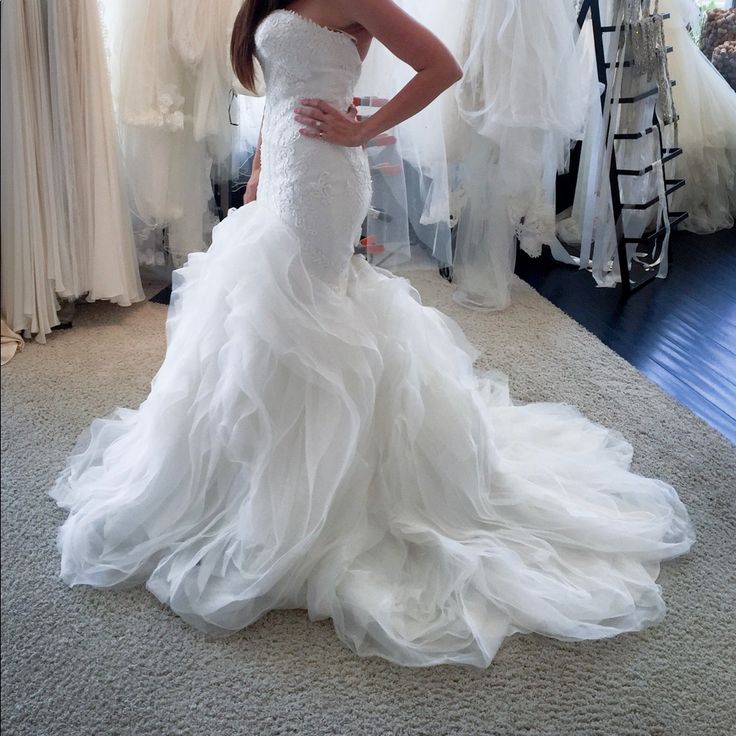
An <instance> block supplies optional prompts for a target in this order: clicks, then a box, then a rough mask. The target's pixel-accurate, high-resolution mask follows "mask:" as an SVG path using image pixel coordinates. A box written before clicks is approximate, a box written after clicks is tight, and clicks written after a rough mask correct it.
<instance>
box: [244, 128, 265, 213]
mask: <svg viewBox="0 0 736 736" xmlns="http://www.w3.org/2000/svg"><path fill="white" fill-rule="evenodd" d="M262 142H263V120H261V130H260V132H259V133H258V144H257V145H256V152H255V155H254V156H253V166H252V167H251V172H250V178H249V179H248V183H247V184H246V186H245V196H244V197H243V204H248V203H249V202H252V201H253V200H254V199H256V198H257V197H258V180H259V179H260V177H261V143H262Z"/></svg>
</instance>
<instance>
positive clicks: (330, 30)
mask: <svg viewBox="0 0 736 736" xmlns="http://www.w3.org/2000/svg"><path fill="white" fill-rule="evenodd" d="M273 13H287V14H288V15H290V16H291V17H293V18H297V19H299V20H302V21H304V22H305V23H306V24H307V25H310V26H312V27H313V28H318V29H320V30H322V31H326V32H327V33H331V34H332V35H336V36H342V37H343V38H346V39H348V41H350V45H351V46H352V48H353V50H354V51H355V55H356V57H357V59H358V61H359V62H360V64H361V65H362V64H363V57H362V56H361V55H360V52H359V51H358V40H357V39H356V38H355V36H351V35H350V34H349V33H348V32H347V31H341V30H340V29H339V28H330V27H329V26H323V25H321V24H320V23H317V21H316V20H312V19H311V18H307V16H306V15H302V14H301V13H297V12H296V11H295V10H289V8H277V9H276V10H273V11H271V14H272V15H273Z"/></svg>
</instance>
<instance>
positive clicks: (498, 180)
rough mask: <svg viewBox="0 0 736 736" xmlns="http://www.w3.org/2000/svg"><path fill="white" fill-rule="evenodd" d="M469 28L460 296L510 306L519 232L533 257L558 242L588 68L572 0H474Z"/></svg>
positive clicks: (459, 93) (487, 305)
mask: <svg viewBox="0 0 736 736" xmlns="http://www.w3.org/2000/svg"><path fill="white" fill-rule="evenodd" d="M465 29H466V34H465V41H464V48H463V51H462V55H461V59H462V61H463V71H464V76H463V79H462V80H461V81H460V83H459V84H458V86H457V87H456V89H455V93H456V101H457V105H458V110H459V113H460V118H461V121H460V122H459V123H458V125H459V126H460V133H459V135H457V138H458V139H460V140H463V141H464V148H463V151H462V155H461V156H460V161H459V164H458V172H457V180H458V183H459V186H460V201H461V203H462V205H463V210H462V214H461V216H460V219H459V224H458V232H457V250H456V255H455V268H454V281H455V283H456V285H457V289H456V291H455V293H454V294H453V298H454V299H455V300H456V301H457V302H459V303H461V304H464V305H465V306H468V307H475V308H483V309H503V308H505V307H506V306H508V304H509V301H510V283H511V277H512V275H513V267H514V262H515V254H516V236H518V238H519V240H520V243H521V247H522V248H523V249H524V250H525V251H526V252H528V253H529V254H530V255H532V256H537V255H539V254H540V253H541V248H542V245H543V244H545V243H546V244H551V243H553V242H554V241H555V184H556V176H557V173H558V171H563V170H565V168H566V167H567V166H568V163H569V153H570V143H571V141H572V140H574V139H577V138H579V137H581V135H582V129H583V123H584V120H585V113H586V111H587V108H588V100H589V89H590V83H589V79H590V74H591V70H590V68H589V67H588V66H586V64H585V63H584V60H583V59H584V57H583V47H582V44H581V43H580V42H579V39H578V29H577V24H576V18H575V13H574V8H573V6H572V3H571V2H570V0H548V1H546V2H544V3H529V2H525V1H524V0H494V2H481V1H480V0H472V2H471V4H470V5H469V6H468V8H467V15H466V20H465Z"/></svg>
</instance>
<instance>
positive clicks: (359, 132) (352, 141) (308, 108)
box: [294, 99, 366, 147]
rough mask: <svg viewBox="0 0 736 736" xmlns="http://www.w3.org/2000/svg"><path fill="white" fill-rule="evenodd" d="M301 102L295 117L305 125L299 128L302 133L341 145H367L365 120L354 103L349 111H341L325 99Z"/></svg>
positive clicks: (308, 136)
mask: <svg viewBox="0 0 736 736" xmlns="http://www.w3.org/2000/svg"><path fill="white" fill-rule="evenodd" d="M299 102H300V103H301V104H300V105H299V106H298V107H297V108H296V109H295V111H294V112H295V114H294V119H295V120H296V121H297V122H298V123H302V125H304V127H303V128H300V129H299V132H300V133H301V135H303V136H305V137H307V138H321V139H322V140H325V141H327V142H329V143H335V144H337V145H339V146H348V147H356V146H363V145H365V143H366V140H365V137H364V128H363V121H362V119H361V117H360V115H358V111H357V109H356V108H355V107H353V106H352V105H351V106H350V107H349V108H348V111H347V112H341V111H340V110H337V109H335V108H334V107H332V105H330V104H329V103H327V102H325V101H324V100H319V99H304V100H300V101H299Z"/></svg>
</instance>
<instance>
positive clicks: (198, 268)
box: [52, 0, 694, 667]
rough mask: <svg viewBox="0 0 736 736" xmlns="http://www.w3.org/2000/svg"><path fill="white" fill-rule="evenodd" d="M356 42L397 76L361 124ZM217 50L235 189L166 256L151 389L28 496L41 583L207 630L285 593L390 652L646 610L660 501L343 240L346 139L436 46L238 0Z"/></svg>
mask: <svg viewBox="0 0 736 736" xmlns="http://www.w3.org/2000/svg"><path fill="white" fill-rule="evenodd" d="M372 37H373V38H375V39H376V41H378V42H382V43H384V44H385V45H386V46H387V47H388V48H389V49H390V50H391V51H393V52H394V53H395V54H396V55H397V56H399V57H400V58H401V59H403V60H405V61H406V62H407V63H409V64H410V65H411V66H413V67H414V68H415V69H416V70H418V71H417V74H416V76H414V78H413V79H412V81H410V82H409V84H408V85H407V86H406V87H404V88H403V89H402V90H401V91H400V92H399V93H398V94H397V95H396V96H395V97H394V98H393V99H392V100H391V101H390V102H389V103H388V104H387V105H385V107H383V108H381V109H380V111H379V112H377V113H376V114H375V115H374V116H373V117H371V118H368V119H366V120H359V119H358V118H357V117H356V116H354V115H352V114H351V113H349V112H347V111H348V110H349V108H350V104H351V99H352V92H353V86H354V84H355V82H356V80H357V78H358V75H359V73H360V70H361V64H362V58H363V57H364V56H365V53H366V51H367V48H368V45H369V44H370V43H371V38H372ZM233 52H234V53H233V58H234V67H235V69H236V72H237V74H238V76H239V77H240V78H241V81H242V82H243V84H244V85H245V86H246V87H248V86H249V85H250V84H252V82H253V76H252V71H253V55H255V57H256V58H257V60H258V61H259V62H260V68H261V70H262V72H263V79H264V81H265V85H266V106H265V112H264V116H263V125H262V145H261V170H260V175H259V177H258V180H257V186H256V185H255V183H254V185H253V186H252V187H251V189H250V196H249V197H248V199H249V201H248V203H247V204H245V205H244V206H242V207H240V208H239V209H233V210H231V211H230V213H229V215H228V216H227V218H226V219H225V220H224V221H223V222H222V223H220V224H219V225H218V226H217V227H216V229H215V233H214V242H213V244H212V246H211V248H210V250H209V251H208V252H207V253H195V254H192V255H191V256H190V258H189V260H188V262H187V264H186V265H185V266H184V267H182V268H181V269H179V270H178V271H175V272H174V289H173V296H172V302H171V306H170V309H169V316H168V321H167V326H166V332H167V353H166V357H165V359H164V362H163V364H162V366H161V368H160V370H159V371H158V373H157V375H156V377H155V378H154V380H153V382H152V384H151V392H150V395H149V396H148V398H147V399H146V400H145V401H144V402H143V403H142V404H141V405H140V406H139V408H138V409H125V408H118V409H116V410H115V411H114V412H113V413H112V414H111V415H109V416H107V417H105V418H101V419H96V420H94V421H93V422H92V424H91V425H90V427H89V428H88V429H87V430H86V431H85V432H84V433H83V435H82V436H81V438H80V439H79V440H78V444H77V447H76V449H75V451H74V453H73V454H72V455H71V457H70V458H69V460H68V461H67V463H66V466H65V468H64V470H63V472H62V473H61V475H60V476H59V478H58V480H57V483H56V485H55V487H54V489H53V490H52V495H53V496H54V498H55V499H56V500H57V501H58V503H59V504H60V505H61V506H63V507H64V508H66V509H68V510H69V515H68V518H67V519H66V521H65V523H64V524H63V526H62V527H61V529H60V531H59V536H58V546H59V550H60V553H61V575H62V577H63V579H64V580H65V581H66V582H67V583H68V584H70V585H76V584H86V585H92V586H96V587H119V586H128V585H136V584H145V585H146V586H147V588H148V589H149V590H150V591H151V592H152V593H153V594H154V595H156V596H157V597H158V598H159V599H160V600H161V601H162V602H164V603H165V604H167V605H168V606H169V607H170V608H171V609H172V610H173V611H174V612H176V613H177V614H178V615H180V616H181V617H183V618H184V619H185V620H186V621H188V622H190V623H191V624H193V625H194V626H196V627H198V628H199V629H201V630H203V631H205V632H208V633H210V634H228V633H231V632H235V631H237V630H239V629H242V628H243V627H246V626H248V625H249V624H250V623H252V622H254V621H255V620H256V619H258V618H259V617H260V616H262V615H263V614H264V613H265V612H266V611H268V610H269V609H274V608H303V609H307V611H308V614H309V617H310V619H312V620H319V619H324V618H331V619H332V620H333V623H334V626H335V630H336V633H337V636H338V637H339V638H340V639H341V640H342V641H343V642H344V643H345V644H346V645H347V646H348V647H349V648H350V649H352V650H353V651H354V652H355V653H357V654H358V655H361V656H368V655H378V656H381V657H385V658H386V659H388V660H390V661H392V662H395V663H397V664H401V665H408V666H427V665H433V664H440V663H450V662H452V663H461V664H469V665H475V666H478V667H485V666H487V665H488V664H489V663H490V662H491V660H492V659H493V657H494V655H495V654H496V652H497V650H498V648H499V646H500V645H501V643H502V642H503V640H504V638H505V637H507V636H509V635H511V634H514V633H517V632H539V633H541V634H545V635H548V636H551V637H555V638H558V639H563V640H580V639H598V638H603V637H611V636H614V635H616V634H619V633H622V632H627V631H637V630H640V629H643V628H644V627H646V626H649V625H652V624H654V623H656V622H658V621H660V620H661V619H662V618H663V616H664V614H665V603H664V601H663V598H662V591H661V589H660V586H659V585H658V584H657V583H656V582H655V581H656V578H657V576H658V574H659V569H660V563H661V562H662V561H663V560H666V559H669V558H673V557H675V556H678V555H681V554H683V553H685V552H687V550H688V549H689V548H690V546H691V544H692V543H693V541H694V531H693V527H692V525H691V522H690V519H689V517H688V513H687V510H686V508H685V507H684V505H683V504H682V503H681V501H680V500H679V498H678V496H677V493H676V492H675V490H674V489H673V488H672V487H671V486H670V485H668V484H667V483H665V482H663V481H660V480H656V479H649V478H646V477H642V476H640V475H637V474H634V473H633V472H631V471H630V469H629V468H630V463H631V458H632V447H631V445H629V443H628V442H627V441H626V440H625V439H624V437H623V436H622V435H621V434H620V433H618V432H616V431H613V430H609V429H606V428H605V427H602V426H600V425H598V424H595V423H593V422H591V421H589V420H588V419H586V418H585V417H583V416H582V415H581V414H580V413H579V412H578V411H577V410H576V409H575V408H574V407H572V406H569V405H564V404H556V403H536V404H527V405H524V406H519V405H514V404H513V403H512V401H511V399H510V397H509V393H508V389H507V383H506V378H505V376H503V375H501V374H498V373H495V372H493V371H487V372H479V371H476V370H474V366H473V363H474V359H475V358H476V357H477V356H478V355H479V351H478V350H477V349H476V348H475V347H474V346H472V345H471V344H470V343H469V342H468V340H467V339H466V337H465V335H464V334H463V332H462V331H461V329H460V327H459V325H458V324H457V323H455V322H454V321H453V320H452V319H451V318H449V317H448V316H446V315H445V314H444V313H442V312H440V311H438V310H437V309H435V308H432V307H428V306H424V305H423V304H422V303H421V300H420V296H419V294H418V292H417V291H416V290H415V289H414V288H413V287H412V286H411V284H410V283H409V281H408V280H407V279H406V278H403V277H397V276H395V275H393V274H392V273H390V272H389V271H387V270H384V269H381V268H378V267H374V266H372V265H371V264H370V263H368V261H367V260H366V259H365V258H364V257H363V256H362V255H356V254H354V244H355V242H356V239H357V238H358V236H359V233H360V228H361V222H362V220H363V219H364V216H365V214H366V209H367V207H368V203H369V199H370V191H371V179H370V172H369V169H368V166H367V158H366V151H365V148H364V144H365V143H366V141H368V140H369V139H370V138H372V137H374V136H375V135H377V134H379V133H380V132H382V131H383V130H386V129H387V128H389V127H391V126H392V125H395V124H397V123H398V122H400V121H401V120H403V119H405V118H407V117H409V116H411V115H412V114H414V113H415V112H416V111H417V110H419V109H421V108H422V107H424V106H425V105H427V104H429V102H430V101H431V100H432V99H434V98H435V97H436V96H437V95H438V94H440V93H441V92H442V90H443V89H446V88H447V87H449V85H451V84H452V83H453V82H454V81H456V80H457V78H458V66H457V64H456V62H455V60H454V59H453V57H452V56H451V54H450V53H449V52H448V51H447V49H446V48H445V47H444V46H443V45H442V44H441V42H440V41H438V40H437V39H436V37H434V36H433V35H432V34H431V33H430V32H429V31H428V30H427V29H425V28H424V27H423V26H421V25H420V24H418V23H416V22H415V21H414V20H413V19H412V18H411V17H410V16H409V15H407V14H405V13H404V12H403V11H402V10H400V9H399V8H398V7H397V6H396V5H395V4H394V3H393V2H391V0H360V1H358V0H330V2H326V1H325V0H300V1H299V2H294V3H279V2H275V1H273V0H247V2H246V3H245V5H244V6H243V8H242V10H241V11H240V14H239V16H238V19H237V21H236V24H235V29H234V33H233ZM254 190H255V191H254ZM254 195H255V198H253V196H254Z"/></svg>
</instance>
